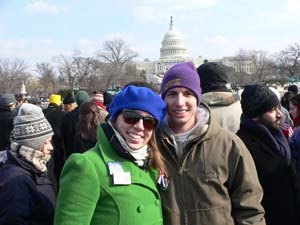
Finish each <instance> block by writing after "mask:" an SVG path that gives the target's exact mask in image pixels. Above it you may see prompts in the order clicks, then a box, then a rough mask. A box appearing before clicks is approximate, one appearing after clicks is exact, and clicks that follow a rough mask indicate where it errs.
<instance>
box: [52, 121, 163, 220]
mask: <svg viewBox="0 0 300 225" xmlns="http://www.w3.org/2000/svg"><path fill="white" fill-rule="evenodd" d="M108 162H118V163H120V165H121V166H122V169H123V171H124V172H130V175H131V184H129V185H115V184H114V183H113V175H110V170H109V167H108ZM156 178H157V171H155V170H152V169H150V170H148V171H144V170H142V169H140V168H139V167H137V166H136V165H135V164H134V163H133V162H131V161H129V160H127V159H125V158H122V157H120V156H119V155H118V154H117V153H116V152H115V151H114V150H113V149H112V147H111V145H110V144H109V143H108V140H107V138H106V136H105V134H104V132H103V130H102V128H101V126H99V130H98V143H97V144H96V146H95V147H94V148H92V149H90V150H89V151H87V152H85V153H83V154H73V155H71V156H70V157H69V159H68V160H67V162H66V164H65V166H64V168H63V171H62V175H61V178H60V190H59V194H58V199H57V205H56V210H55V219H54V224H55V225H88V224H91V225H102V224H103V225H150V224H151V225H154V224H155V225H162V212H161V203H160V196H159V193H158V191H157V188H156Z"/></svg>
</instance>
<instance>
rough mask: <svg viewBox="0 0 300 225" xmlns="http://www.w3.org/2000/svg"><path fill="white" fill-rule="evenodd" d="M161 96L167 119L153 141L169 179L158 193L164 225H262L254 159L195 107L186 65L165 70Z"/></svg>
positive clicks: (194, 81)
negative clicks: (157, 143)
mask: <svg viewBox="0 0 300 225" xmlns="http://www.w3.org/2000/svg"><path fill="white" fill-rule="evenodd" d="M161 96H162V98H163V99H164V100H165V102H166V103H167V116H166V118H165V120H164V121H163V122H162V124H161V125H160V129H159V131H158V135H157V137H159V141H158V142H159V149H160V151H161V152H162V154H163V156H164V158H165V163H166V167H167V169H168V171H167V173H168V177H169V185H168V187H166V188H164V189H161V190H160V193H161V199H162V208H163V216H164V224H165V225H171V224H172V225H183V224H187V225H194V224H197V225H201V224H209V225H221V224H222V225H223V224H227V225H242V224H256V225H264V224H265V219H264V209H263V207H262V206H261V200H262V196H263V192H262V188H261V186H260V184H259V181H258V177H257V172H256V169H255V165H254V162H253V159H252V157H251V155H250V153H249V151H248V150H247V148H246V147H245V145H244V144H243V142H242V141H241V140H240V139H239V138H238V137H237V136H236V135H235V134H233V133H232V132H229V131H227V130H225V129H223V128H221V127H220V126H219V125H218V123H217V122H216V121H215V120H214V118H213V115H212V114H211V112H210V109H209V108H208V107H207V106H206V105H205V104H200V102H201V89H200V80H199V76H198V74H197V72H196V70H195V67H194V65H193V64H192V63H191V62H187V63H180V64H176V65H175V66H173V67H172V68H170V69H169V70H168V72H167V73H166V75H165V76H164V79H163V82H162V85H161Z"/></svg>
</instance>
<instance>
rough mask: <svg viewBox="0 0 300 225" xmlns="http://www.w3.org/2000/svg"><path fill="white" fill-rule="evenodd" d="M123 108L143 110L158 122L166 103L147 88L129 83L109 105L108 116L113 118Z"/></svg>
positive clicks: (162, 116) (164, 111)
mask: <svg viewBox="0 0 300 225" xmlns="http://www.w3.org/2000/svg"><path fill="white" fill-rule="evenodd" d="M123 109H136V110H141V111H145V112H147V113H150V114H151V115H152V116H153V117H154V118H155V119H157V121H158V122H159V123H160V121H161V120H162V119H163V118H164V116H165V114H166V103H165V102H164V100H163V99H162V98H161V97H160V96H159V95H158V94H156V93H155V92H154V91H152V90H151V89H149V88H146V87H136V86H133V85H129V86H127V87H126V88H124V89H123V90H122V91H120V92H119V93H118V94H117V95H116V96H115V97H114V99H113V101H112V102H111V104H110V105H109V115H110V118H112V119H115V118H116V117H117V116H118V115H119V113H120V112H121V111H122V110H123Z"/></svg>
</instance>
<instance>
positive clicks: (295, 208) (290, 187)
mask: <svg viewBox="0 0 300 225" xmlns="http://www.w3.org/2000/svg"><path fill="white" fill-rule="evenodd" d="M253 123H254V122H253ZM237 135H238V136H239V137H240V138H241V139H242V140H243V142H244V143H245V145H246V146H247V148H248V149H249V151H250V153H251V155H252V157H253V159H254V162H255V165H256V169H257V173H258V178H259V180H260V183H261V185H262V188H263V190H264V196H263V200H262V205H263V207H264V209H265V219H266V224H268V225H283V224H289V225H299V214H300V207H299V186H298V181H297V176H296V170H295V166H294V163H293V162H291V163H290V164H288V163H287V161H286V159H285V158H284V157H283V156H282V155H281V154H280V153H279V151H278V149H275V147H274V144H273V143H272V142H271V140H270V139H269V138H268V137H267V135H265V134H264V133H261V132H260V131H259V129H253V126H250V125H249V124H247V123H244V124H242V123H241V126H240V130H239V131H238V132H237Z"/></svg>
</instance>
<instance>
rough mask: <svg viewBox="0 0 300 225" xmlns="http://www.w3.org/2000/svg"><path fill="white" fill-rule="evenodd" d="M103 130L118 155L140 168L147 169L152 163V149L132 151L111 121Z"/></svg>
mask: <svg viewBox="0 0 300 225" xmlns="http://www.w3.org/2000/svg"><path fill="white" fill-rule="evenodd" d="M102 128H103V130H104V132H105V134H106V136H107V138H108V140H109V143H110V144H111V145H112V147H113V149H114V150H115V151H116V152H117V154H118V155H120V156H122V157H124V158H126V159H128V160H130V161H132V162H134V163H135V164H136V165H137V166H138V167H140V168H142V169H146V168H147V167H148V165H149V163H150V153H151V151H150V148H149V146H148V145H145V146H143V147H141V148H139V149H132V148H130V147H129V146H128V144H127V143H126V141H125V140H124V138H123V137H122V136H121V135H120V133H119V132H118V131H117V130H116V129H115V128H114V126H113V125H112V123H111V121H108V122H107V123H106V124H102Z"/></svg>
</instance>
